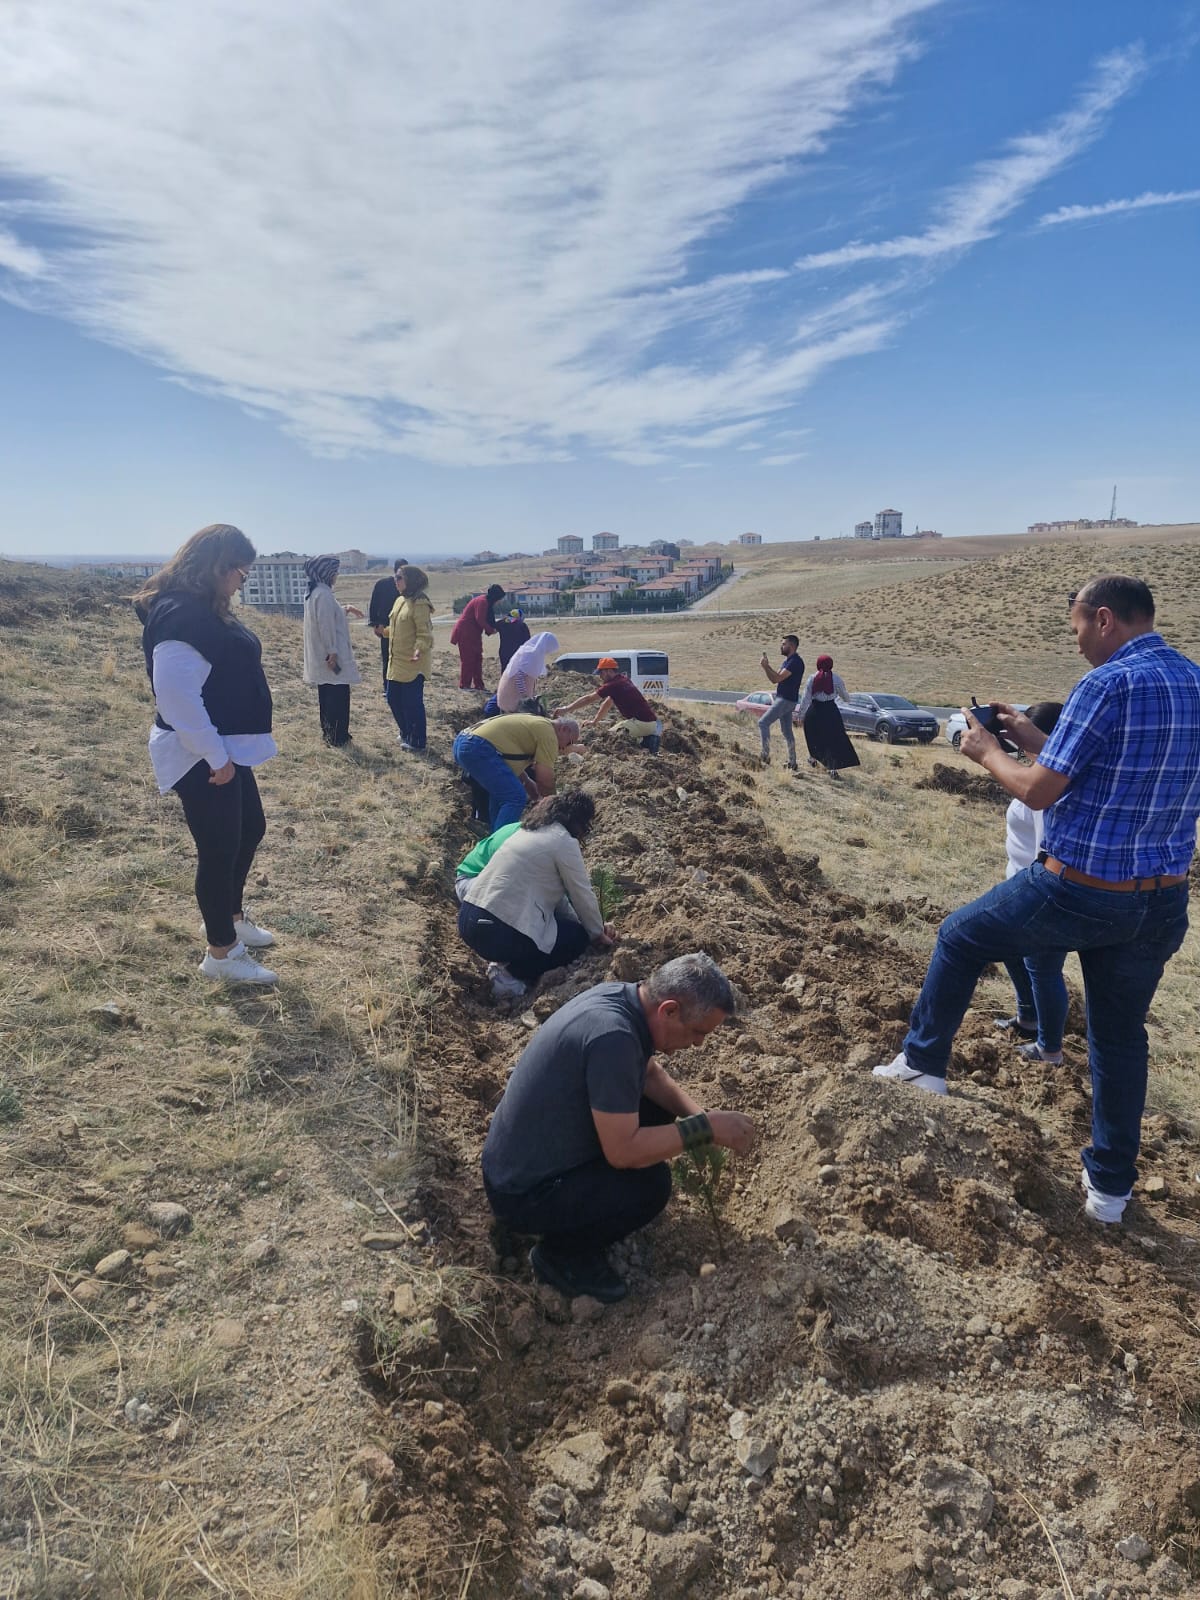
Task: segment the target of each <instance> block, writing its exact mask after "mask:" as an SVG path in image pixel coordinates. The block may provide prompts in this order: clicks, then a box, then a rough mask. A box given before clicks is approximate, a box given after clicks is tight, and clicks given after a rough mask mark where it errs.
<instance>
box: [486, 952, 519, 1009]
mask: <svg viewBox="0 0 1200 1600" xmlns="http://www.w3.org/2000/svg"><path fill="white" fill-rule="evenodd" d="M487 975H488V977H489V978H490V979H491V982H492V994H493V995H494V996H495V998H496V999H497V1000H519V999H520V998H521V996H522V995H523V994H527V993H528V992H529V991H528V986H527V985H526V984H524V983H522V982H521V980H520V978H514V977H513V975H512V973H511V972H510V971H509V970H508V968H507V967H502V966H501V965H500V963H499V962H498V961H489V962H488V969H487Z"/></svg>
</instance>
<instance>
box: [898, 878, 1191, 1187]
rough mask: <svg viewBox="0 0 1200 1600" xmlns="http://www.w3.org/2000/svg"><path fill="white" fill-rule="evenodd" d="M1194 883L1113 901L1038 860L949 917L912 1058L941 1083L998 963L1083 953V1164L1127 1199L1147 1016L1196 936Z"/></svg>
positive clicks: (915, 1017) (918, 1009) (908, 1042)
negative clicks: (1088, 1091) (979, 988)
mask: <svg viewBox="0 0 1200 1600" xmlns="http://www.w3.org/2000/svg"><path fill="white" fill-rule="evenodd" d="M1187 906H1188V891H1187V884H1186V883H1179V884H1174V885H1172V886H1171V887H1170V888H1168V889H1157V890H1153V891H1147V892H1146V893H1143V894H1137V893H1135V894H1115V893H1113V891H1112V890H1110V889H1087V888H1084V887H1083V885H1082V884H1077V883H1068V882H1066V880H1065V879H1063V878H1059V877H1056V876H1055V874H1054V873H1052V872H1047V870H1046V868H1045V867H1044V866H1042V865H1040V863H1037V862H1035V863H1034V865H1033V866H1032V867H1027V868H1026V869H1025V871H1024V872H1019V873H1017V875H1016V877H1015V878H1008V879H1006V880H1005V882H1004V883H1001V884H997V886H996V887H995V888H994V889H990V890H989V891H988V893H987V894H985V895H981V896H980V898H979V899H978V900H973V901H972V902H971V904H970V905H967V906H963V907H962V908H961V909H960V910H958V911H954V912H952V913H951V914H950V916H948V917H947V918H946V920H945V922H943V923H942V925H941V927H940V928H939V929H938V937H937V944H936V946H935V947H934V952H933V959H932V960H931V961H930V963H929V971H928V972H927V973H926V974H925V982H924V983H923V984H922V985H921V993H920V994H919V995H918V996H917V1003H916V1005H915V1006H914V1007H913V1012H912V1017H911V1019H910V1022H909V1029H908V1035H907V1037H906V1038H905V1040H904V1054H905V1056H906V1057H907V1060H908V1064H909V1066H911V1067H915V1068H916V1069H917V1070H918V1071H919V1072H928V1073H930V1074H932V1075H933V1076H934V1077H938V1078H944V1077H945V1076H946V1067H947V1065H948V1063H949V1060H950V1047H951V1045H952V1044H953V1042H954V1035H955V1034H956V1033H957V1032H958V1029H959V1025H960V1023H961V1022H962V1019H963V1017H964V1016H965V1015H966V1011H967V1007H968V1006H969V1005H970V1003H971V997H972V995H973V994H974V992H975V985H976V984H977V983H978V981H979V975H980V973H981V972H982V971H983V969H984V967H986V966H987V965H988V964H989V963H990V962H993V961H999V962H1009V961H1018V960H1020V959H1022V958H1023V957H1025V956H1027V955H1034V956H1038V955H1055V956H1057V955H1060V954H1065V952H1066V951H1068V950H1077V951H1078V952H1079V964H1080V966H1081V967H1082V969H1083V986H1084V993H1085V996H1086V999H1087V1025H1088V1064H1089V1066H1090V1067H1091V1074H1092V1142H1091V1144H1090V1145H1089V1146H1088V1147H1087V1149H1085V1150H1084V1152H1083V1164H1084V1166H1085V1167H1086V1168H1087V1171H1088V1174H1089V1176H1090V1177H1091V1179H1092V1182H1093V1183H1094V1185H1095V1187H1096V1188H1097V1189H1099V1190H1100V1191H1101V1192H1102V1193H1104V1194H1116V1195H1126V1194H1128V1193H1129V1192H1130V1190H1131V1189H1132V1188H1133V1185H1134V1182H1135V1181H1136V1178H1137V1168H1136V1166H1135V1165H1134V1162H1135V1160H1136V1158H1137V1153H1138V1146H1139V1144H1140V1142H1141V1121H1142V1111H1143V1109H1144V1107H1145V1104H1146V1074H1147V1069H1148V1063H1149V1046H1148V1044H1147V1040H1146V1013H1147V1011H1149V1009H1150V1002H1151V1000H1153V998H1154V991H1155V990H1156V989H1157V988H1158V983H1159V979H1160V978H1161V977H1162V975H1163V969H1164V968H1165V966H1166V964H1167V962H1168V961H1169V960H1170V959H1171V957H1172V956H1173V955H1174V954H1175V952H1176V950H1178V949H1179V946H1180V945H1181V944H1182V943H1183V938H1184V935H1185V934H1186V933H1187V926H1188V914H1187Z"/></svg>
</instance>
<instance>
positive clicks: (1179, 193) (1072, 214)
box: [1038, 189, 1200, 228]
mask: <svg viewBox="0 0 1200 1600" xmlns="http://www.w3.org/2000/svg"><path fill="white" fill-rule="evenodd" d="M1197 200H1200V189H1168V190H1166V191H1165V192H1164V193H1161V194H1160V193H1156V192H1155V190H1153V189H1147V191H1146V193H1145V194H1139V195H1137V196H1135V197H1134V198H1133V199H1131V200H1105V201H1103V202H1102V203H1101V204H1100V205H1096V206H1059V208H1058V210H1057V211H1047V212H1046V214H1045V216H1041V217H1039V218H1038V227H1039V228H1056V227H1058V225H1059V224H1060V223H1063V222H1089V221H1090V220H1091V219H1092V218H1093V217H1115V216H1119V215H1120V214H1121V213H1122V212H1125V211H1147V210H1149V209H1150V208H1151V207H1152V206H1182V205H1190V204H1194V203H1195V201H1197Z"/></svg>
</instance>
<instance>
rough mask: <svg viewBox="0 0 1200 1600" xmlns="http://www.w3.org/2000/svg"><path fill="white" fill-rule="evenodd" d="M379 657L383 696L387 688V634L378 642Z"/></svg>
mask: <svg viewBox="0 0 1200 1600" xmlns="http://www.w3.org/2000/svg"><path fill="white" fill-rule="evenodd" d="M379 657H380V660H381V661H382V662H383V692H384V694H386V693H387V686H388V675H387V664H388V641H387V634H386V633H385V634H384V636H383V638H382V639H380V641H379Z"/></svg>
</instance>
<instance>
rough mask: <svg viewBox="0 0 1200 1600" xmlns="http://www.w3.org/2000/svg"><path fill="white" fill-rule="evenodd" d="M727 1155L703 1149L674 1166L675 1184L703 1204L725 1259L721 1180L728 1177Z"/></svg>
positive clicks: (691, 1152) (711, 1148)
mask: <svg viewBox="0 0 1200 1600" xmlns="http://www.w3.org/2000/svg"><path fill="white" fill-rule="evenodd" d="M725 1155H726V1152H725V1151H724V1150H722V1149H719V1148H718V1147H717V1146H716V1145H714V1144H708V1145H703V1146H701V1147H700V1149H698V1150H689V1151H687V1152H686V1154H684V1155H681V1156H677V1157H676V1159H675V1161H674V1163H673V1165H674V1168H675V1181H676V1182H677V1183H678V1185H679V1187H680V1189H682V1191H683V1193H684V1194H686V1195H690V1196H691V1197H692V1198H693V1199H699V1200H702V1201H703V1202H704V1206H705V1209H706V1210H707V1212H708V1217H709V1221H710V1222H711V1223H712V1226H713V1233H714V1234H715V1235H716V1240H717V1254H718V1255H719V1256H720V1258H721V1260H722V1261H724V1259H725V1232H724V1229H723V1228H722V1227H721V1212H722V1211H723V1210H724V1208H725V1193H724V1190H723V1189H722V1187H721V1179H722V1177H723V1176H724V1173H725Z"/></svg>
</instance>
